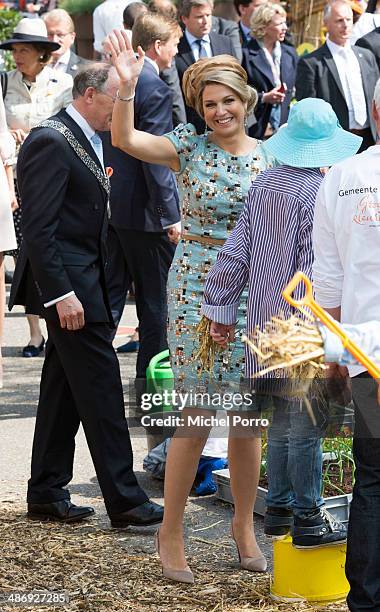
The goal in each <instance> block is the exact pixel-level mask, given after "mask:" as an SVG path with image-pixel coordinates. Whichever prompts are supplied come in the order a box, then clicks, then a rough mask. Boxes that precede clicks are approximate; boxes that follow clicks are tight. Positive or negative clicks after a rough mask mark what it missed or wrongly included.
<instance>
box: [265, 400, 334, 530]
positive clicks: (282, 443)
mask: <svg viewBox="0 0 380 612" xmlns="http://www.w3.org/2000/svg"><path fill="white" fill-rule="evenodd" d="M273 401H274V407H273V420H272V423H271V425H270V427H269V430H268V453H267V474H268V485H269V489H268V495H267V500H266V504H267V506H272V507H276V508H291V509H292V510H293V513H294V515H295V516H299V517H300V518H303V517H304V516H305V515H307V514H310V512H313V511H315V510H316V509H317V508H320V507H321V506H323V504H324V501H323V497H321V490H322V446H321V430H320V427H318V425H317V426H314V425H313V423H312V421H311V419H310V417H309V414H308V412H307V410H306V408H305V406H304V405H303V406H302V408H301V403H300V401H287V400H285V399H282V398H274V400H273ZM315 408H316V407H315V406H314V404H313V409H314V412H315ZM317 421H318V419H317Z"/></svg>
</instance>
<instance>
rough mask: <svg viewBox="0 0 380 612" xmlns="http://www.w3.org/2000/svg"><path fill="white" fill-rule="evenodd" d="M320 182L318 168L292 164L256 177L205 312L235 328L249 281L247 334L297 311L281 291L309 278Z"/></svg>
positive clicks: (252, 362) (210, 284) (208, 288)
mask: <svg viewBox="0 0 380 612" xmlns="http://www.w3.org/2000/svg"><path fill="white" fill-rule="evenodd" d="M322 179H323V175H322V173H321V172H320V171H319V169H316V168H311V169H307V168H291V167H289V166H277V167H276V168H272V169H270V170H267V171H265V172H263V173H261V174H260V175H259V176H258V177H257V178H256V180H255V182H254V183H253V184H252V186H251V189H250V191H249V193H248V196H247V201H246V204H245V206H244V210H243V212H242V214H241V216H240V218H239V221H238V223H237V225H236V227H235V229H234V230H233V232H232V233H231V234H230V236H229V238H228V240H227V241H226V242H225V244H224V245H223V247H222V249H221V250H220V251H219V254H218V257H217V261H216V263H215V265H214V266H213V267H212V268H211V270H210V272H209V274H208V276H207V279H206V284H205V291H204V301H203V304H202V314H204V315H205V316H206V317H207V318H209V319H211V320H213V321H216V322H218V323H224V324H226V325H232V324H234V323H235V322H236V317H237V310H238V306H239V302H240V298H241V295H242V293H243V290H244V288H245V286H246V285H247V283H248V300H247V332H248V333H250V332H252V331H253V330H254V329H255V328H256V326H259V327H263V325H264V324H265V323H266V322H267V321H269V320H270V319H271V317H272V316H273V315H278V314H279V313H283V314H284V315H285V317H288V316H290V315H291V314H292V313H293V312H294V309H293V308H292V307H291V306H290V305H289V304H288V303H287V302H286V301H285V300H284V298H283V297H282V295H281V292H282V290H283V289H284V287H285V286H286V285H287V283H288V282H289V281H290V279H291V278H292V277H293V275H294V273H295V272H296V271H297V270H301V271H302V272H304V273H305V274H306V275H307V276H308V277H309V278H311V274H312V263H313V251H312V240H311V235H312V224H313V213H314V203H315V198H316V195H317V191H318V189H319V186H320V184H321V181H322ZM299 291H300V292H301V293H302V288H299ZM245 368H246V372H245V374H246V377H247V378H249V377H251V376H252V374H253V373H255V372H257V370H258V369H259V367H258V365H257V361H256V359H255V358H254V356H253V355H252V353H251V352H250V351H249V350H248V349H246V366H245Z"/></svg>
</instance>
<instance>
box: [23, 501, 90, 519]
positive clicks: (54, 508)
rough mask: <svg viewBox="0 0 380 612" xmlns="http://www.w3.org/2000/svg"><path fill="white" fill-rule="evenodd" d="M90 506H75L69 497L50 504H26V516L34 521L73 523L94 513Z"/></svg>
mask: <svg viewBox="0 0 380 612" xmlns="http://www.w3.org/2000/svg"><path fill="white" fill-rule="evenodd" d="M94 512H95V510H94V508H91V506H75V504H72V503H71V501H70V500H69V499H62V500H61V501H58V502H52V503H51V504H28V512H27V517H28V518H30V519H34V520H36V521H59V522H60V523H75V522H76V521H81V520H82V519H85V518H87V517H88V516H91V514H94Z"/></svg>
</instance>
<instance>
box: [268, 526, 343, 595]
mask: <svg viewBox="0 0 380 612" xmlns="http://www.w3.org/2000/svg"><path fill="white" fill-rule="evenodd" d="M345 562H346V544H339V545H331V546H322V547H321V548H312V549H309V550H305V549H299V548H294V546H292V539H291V538H290V537H286V538H284V539H282V540H274V541H273V581H272V584H271V590H270V594H271V597H272V598H273V599H275V600H277V601H288V602H295V601H303V600H307V601H337V600H339V599H344V598H345V597H346V596H347V593H348V590H349V584H348V582H347V579H346V576H345V573H344V565H345Z"/></svg>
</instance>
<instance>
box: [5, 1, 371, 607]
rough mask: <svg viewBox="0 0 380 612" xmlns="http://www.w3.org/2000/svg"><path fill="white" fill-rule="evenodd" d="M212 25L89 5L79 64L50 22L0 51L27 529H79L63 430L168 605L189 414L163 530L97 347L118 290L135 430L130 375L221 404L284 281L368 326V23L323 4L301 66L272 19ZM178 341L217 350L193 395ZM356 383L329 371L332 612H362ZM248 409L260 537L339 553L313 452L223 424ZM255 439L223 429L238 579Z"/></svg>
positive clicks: (192, 464)
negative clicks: (132, 354) (345, 481)
mask: <svg viewBox="0 0 380 612" xmlns="http://www.w3.org/2000/svg"><path fill="white" fill-rule="evenodd" d="M234 6H235V9H236V14H237V16H238V20H237V21H232V20H230V19H224V18H222V17H217V16H215V15H213V9H214V6H213V2H212V0H182V2H181V3H180V4H179V6H178V7H176V6H174V5H173V4H172V2H171V1H170V0H150V2H149V3H148V4H147V5H146V4H144V3H143V2H128V1H127V2H125V0H124V2H120V0H105V2H103V3H102V4H101V5H99V7H98V8H97V9H96V10H95V11H94V36H95V41H94V58H95V59H96V60H97V61H96V62H92V61H90V60H89V59H84V58H81V57H79V56H78V55H77V54H76V53H75V52H74V51H73V45H74V44H75V31H74V24H73V21H72V19H71V17H70V16H69V15H68V13H66V12H65V11H64V10H62V9H57V8H53V7H50V5H49V9H50V8H51V10H47V11H45V12H44V14H43V15H42V18H39V17H35V16H33V18H31V17H24V18H22V19H21V20H20V22H19V23H18V25H17V26H16V28H15V31H14V33H13V34H12V36H11V37H10V38H9V39H8V40H5V41H1V44H0V49H3V50H9V51H11V53H12V56H13V60H14V63H15V69H14V70H11V71H9V72H7V73H2V78H1V88H2V95H1V96H0V148H1V157H2V161H3V163H2V164H1V167H0V171H1V172H0V182H1V183H0V185H1V190H0V221H1V223H0V266H1V273H0V340H1V335H2V325H3V320H4V309H5V285H4V256H5V254H9V255H11V256H13V257H14V259H15V262H16V268H15V273H14V278H13V283H12V288H11V295H10V302H9V307H10V308H12V307H13V306H14V305H15V304H18V305H22V306H24V307H25V311H26V317H27V320H28V323H29V330H30V340H29V342H28V344H27V345H26V346H25V347H24V348H23V351H22V354H23V356H24V357H29V358H30V357H38V356H39V355H41V354H43V352H44V351H45V361H44V366H43V371H42V379H41V389H40V398H39V404H38V410H37V418H36V427H35V435H34V442H33V453H32V468H31V478H30V480H29V483H28V494H27V503H28V516H29V517H30V518H35V519H39V520H43V519H51V520H59V521H63V522H73V521H78V520H82V519H84V518H86V517H88V516H90V515H91V514H92V513H93V509H92V508H91V507H82V506H76V505H74V504H73V503H72V502H71V501H70V493H69V490H68V489H67V488H66V487H67V485H68V484H69V482H70V480H71V478H72V472H73V459H74V449H75V436H76V433H77V431H78V427H79V425H80V424H82V425H83V428H84V431H85V435H86V439H87V443H88V446H89V449H90V452H91V456H92V459H93V463H94V466H95V470H96V474H97V477H98V481H99V486H100V488H101V491H102V494H103V497H104V501H105V506H106V509H107V512H108V515H109V517H110V521H111V524H112V526H113V527H118V528H120V527H127V526H129V525H137V526H146V525H153V524H161V526H160V528H159V530H158V531H157V534H156V547H157V551H158V553H159V555H160V559H161V563H162V568H163V574H164V576H165V577H166V578H168V579H171V580H174V581H178V582H184V583H193V582H194V575H193V572H192V570H191V569H190V568H189V566H188V564H187V561H186V557H185V551H184V539H183V518H184V511H185V505H186V500H187V496H188V495H189V492H190V489H191V487H192V485H193V482H194V478H195V475H196V471H197V467H198V463H199V458H200V455H201V453H202V450H203V447H204V445H205V444H206V441H207V439H208V436H209V434H210V428H209V427H208V426H204V427H196V428H194V427H193V426H191V425H189V424H188V420H187V419H188V417H189V416H192V417H193V416H194V415H199V416H204V415H205V414H209V409H207V408H205V407H204V406H201V405H191V404H190V403H189V405H187V406H185V408H184V410H183V413H182V416H183V419H184V426H183V427H180V428H179V429H178V430H177V432H176V433H175V435H174V437H173V439H172V440H171V443H170V447H169V452H168V456H167V462H166V470H165V493H164V495H165V505H164V508H163V507H161V506H159V505H158V504H156V503H154V502H153V501H151V500H149V498H148V496H147V494H146V493H145V492H144V491H143V490H142V489H141V487H140V485H139V484H138V482H137V480H136V477H135V474H134V472H133V452H132V446H131V442H130V438H129V432H128V426H127V421H126V417H125V408H124V399H123V391H122V381H121V377H120V370H119V364H118V359H117V356H116V354H115V351H114V349H113V344H112V343H113V340H114V337H115V332H116V329H117V325H118V323H119V322H120V320H121V316H122V313H123V309H124V305H125V300H126V296H127V294H128V291H129V290H130V288H131V285H132V283H133V287H134V292H135V300H136V310H137V317H138V321H139V327H138V334H139V348H138V353H137V362H136V404H137V410H138V407H139V403H140V400H141V396H142V394H144V393H145V392H146V369H147V367H148V365H149V363H150V360H151V359H152V357H154V356H155V355H157V354H158V353H160V352H161V351H163V350H165V349H167V348H169V349H170V355H171V366H172V370H173V373H174V379H175V385H176V388H177V389H178V390H185V391H187V392H188V391H189V390H192V391H194V393H196V392H197V391H202V392H209V393H211V392H212V391H215V390H217V391H218V392H219V393H220V394H222V393H224V392H231V390H232V391H236V390H239V388H240V385H241V384H243V382H244V381H247V380H250V379H251V377H252V376H253V375H254V374H255V373H256V372H257V370H258V363H257V361H256V358H255V357H254V356H253V355H252V354H251V353H250V352H249V351H248V349H247V347H245V346H244V345H243V343H242V341H241V338H240V332H241V331H242V330H248V331H250V330H253V329H254V328H255V327H256V326H257V325H258V326H263V325H264V324H265V322H266V321H268V320H270V318H271V317H272V316H274V315H276V314H278V313H279V312H280V311H282V312H284V313H285V315H290V314H291V313H292V312H293V311H292V309H291V308H290V307H288V306H287V305H286V303H285V302H284V300H283V299H282V298H281V291H282V289H283V288H284V287H285V285H286V284H287V283H288V282H289V280H290V279H291V278H292V276H293V274H294V273H295V272H296V271H297V270H301V271H303V272H304V273H305V274H306V275H307V276H309V277H310V278H313V280H314V289H315V294H316V298H317V300H318V301H319V303H320V304H321V305H322V306H323V307H325V308H326V309H327V311H328V312H329V313H330V314H331V316H332V317H333V318H335V319H337V320H339V321H341V322H342V323H343V324H351V325H356V324H362V323H366V322H368V321H373V322H375V321H376V320H378V319H379V313H378V311H377V304H378V297H379V294H378V280H377V279H378V274H377V252H378V249H379V246H378V244H379V240H378V234H379V228H380V200H379V195H378V194H380V184H379V181H378V179H377V165H376V164H377V156H378V149H379V147H378V144H377V142H378V140H377V135H378V133H379V132H380V84H379V83H380V81H379V76H380V74H379V67H378V65H379V63H380V53H379V48H380V47H379V45H378V43H377V37H379V36H380V29H379V27H377V21H376V19H377V18H376V15H377V13H376V10H377V9H376V5H374V4H373V3H372V4H371V3H369V5H368V13H364V14H363V15H362V16H361V17H360V19H359V20H356V23H355V27H356V34H355V32H354V12H353V8H354V9H355V12H356V13H357V12H358V6H357V3H351V2H349V1H348V0H333V1H331V2H329V3H328V4H326V7H325V9H324V24H325V27H326V33H327V36H326V42H325V43H324V44H323V45H322V46H321V47H320V48H319V49H316V50H315V51H313V52H312V53H310V54H308V55H306V56H303V57H302V58H298V56H297V53H296V50H295V48H294V46H293V44H292V38H291V36H289V32H288V30H287V23H286V19H287V15H286V12H285V9H284V8H283V6H282V5H281V4H277V3H273V2H267V1H266V0H251V1H249V0H234ZM361 10H362V9H361ZM366 15H367V16H368V15H370V16H371V18H370V20H368V19H367V20H366ZM364 18H365V19H364ZM361 19H364V21H366V23H365V25H363V28H362V29H361V30H359V27H358V26H359V24H360V23H361ZM371 24H372V25H371ZM371 28H372V29H371ZM354 39H355V40H356V39H357V42H356V45H354V46H353V45H352V42H353V40H354ZM294 102H295V103H294ZM293 103H294V104H293ZM357 153H359V155H357ZM41 317H42V318H44V319H45V321H46V325H47V330H48V338H47V339H45V338H44V337H43V335H42V332H41V328H40V323H39V320H40V318H41ZM202 324H203V327H202ZM197 329H198V330H199V329H202V330H203V334H204V335H206V336H208V335H210V339H212V340H213V342H214V343H215V344H219V345H220V346H221V348H222V349H223V350H221V351H220V352H218V353H216V356H215V360H214V363H213V366H212V372H210V371H207V370H205V369H204V368H203V367H202V365H201V363H199V362H198V361H197V358H196V355H197V346H198V344H197V342H198V340H197ZM374 329H376V324H375V323H371V325H370V327H367V328H361V327H360V325H359V326H358V329H357V330H356V331H355V328H354V329H353V333H357V334H359V338H361V337H362V336H365V337H366V339H367V340H366V341H367V342H368V337H370V336H371V334H373V330H374ZM324 337H325V342H326V355H327V356H330V358H331V361H334V362H338V363H340V364H343V366H338V365H336V366H333V365H331V366H330V369H329V371H330V372H332V373H334V372H336V371H338V368H341V367H344V364H346V363H348V362H349V358H348V356H347V354H346V353H345V352H344V350H343V349H342V347H341V346H340V345H339V343H337V341H336V340H335V342H334V339H332V338H331V336H330V335H329V334H328V333H325V335H324ZM206 340H208V338H206ZM363 341H364V340H363ZM134 343H135V341H134ZM135 346H136V343H135ZM370 346H371V350H372V351H373V352H374V353H375V352H376V346H374V345H373V343H372V344H371V345H370ZM0 354H1V353H0ZM363 370H364V368H359V369H354V370H352V372H350V375H351V378H352V381H353V400H354V403H355V408H356V420H357V421H356V431H355V440H354V447H353V454H354V459H355V462H356V468H357V476H356V484H355V488H354V495H353V502H352V510H351V518H350V524H349V530H348V547H347V576H348V579H349V582H350V587H351V589H350V593H349V597H348V605H349V608H350V610H352V611H354V612H359V611H364V610H379V609H380V588H379V586H378V584H379V576H378V567H379V564H378V561H379V552H378V547H377V535H376V534H377V533H378V530H379V526H378V517H379V514H380V506H379V505H378V501H377V498H378V492H379V489H380V476H379V474H378V470H379V467H378V458H379V451H380V445H379V441H378V440H379V436H378V435H377V433H376V432H377V423H376V410H377V404H376V396H377V394H376V392H374V391H376V389H375V383H373V386H372V384H371V382H370V381H367V383H368V384H367V385H366V387H365V390H364V392H363V388H362V387H360V393H359V392H357V388H356V387H355V383H356V382H358V380H357V379H363V378H367V377H368V372H365V371H363ZM339 372H340V374H341V375H342V376H343V378H345V379H346V378H347V377H348V373H347V370H346V369H343V370H342V369H339ZM359 382H360V380H359ZM0 384H2V369H1V357H0ZM268 402H269V403H270V404H271V406H272V408H273V412H272V415H273V419H272V422H271V424H270V427H269V431H268V457H267V464H268V482H269V490H268V497H267V513H266V516H265V523H264V530H265V533H266V534H267V535H271V536H281V535H285V534H286V533H288V532H289V530H291V532H292V536H293V545H295V546H297V547H299V548H306V549H308V548H314V547H319V546H328V545H332V544H337V543H338V544H339V543H342V542H344V541H345V540H346V539H347V531H346V527H345V526H344V525H343V524H342V523H340V522H339V521H336V520H334V519H333V518H332V517H331V515H329V513H328V512H327V511H326V509H325V507H324V501H323V498H322V497H321V482H322V453H321V436H322V435H323V431H322V430H320V429H319V428H318V427H316V426H315V425H314V424H313V423H311V421H310V418H309V416H308V413H306V412H305V411H302V410H301V407H302V402H301V401H300V400H297V399H295V398H289V397H278V396H274V395H268V394H266V395H265V398H261V397H259V396H257V397H256V398H255V400H254V402H253V403H252V402H250V403H249V405H247V406H244V405H243V406H240V407H239V406H233V408H232V409H231V414H239V413H241V412H242V411H246V412H247V414H248V415H249V414H253V415H256V416H257V415H258V414H260V411H261V410H263V409H265V408H266V406H267V404H268ZM221 405H222V402H221ZM214 408H215V406H213V409H214ZM260 434H261V432H260V429H259V428H247V427H243V426H241V427H239V426H235V427H233V428H231V429H230V432H229V439H228V464H229V469H230V475H231V489H232V494H233V498H234V516H233V519H232V522H231V535H232V537H233V539H234V541H235V543H236V547H237V551H238V555H239V559H240V564H241V567H242V569H245V570H248V571H251V572H263V571H265V570H266V567H267V561H266V559H265V557H264V555H263V553H262V551H261V550H260V548H259V546H258V544H257V542H256V538H255V533H254V530H253V524H252V515H253V507H254V502H255V497H256V491H257V486H258V479H259V467H260V453H261V440H260ZM369 439H371V440H370V443H369V442H368V440H369ZM379 535H380V534H379Z"/></svg>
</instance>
